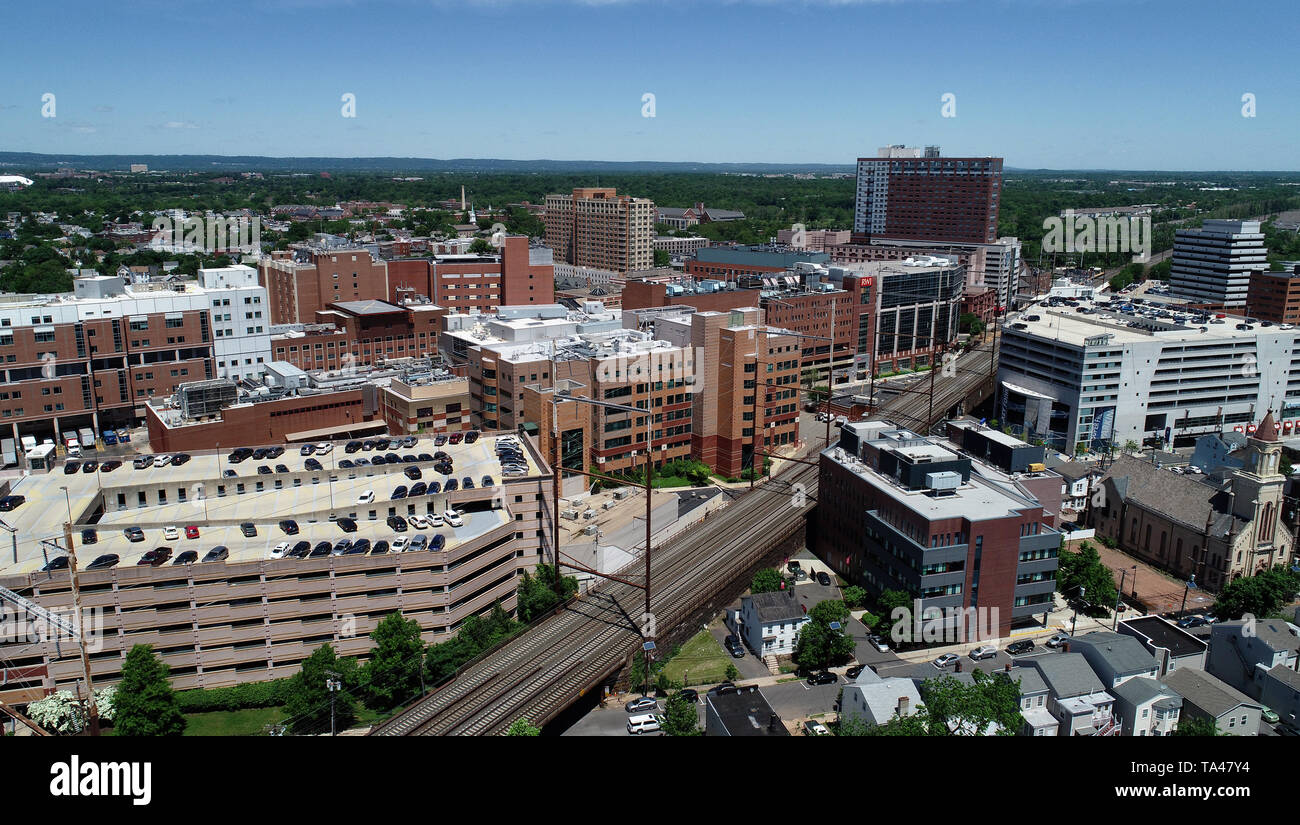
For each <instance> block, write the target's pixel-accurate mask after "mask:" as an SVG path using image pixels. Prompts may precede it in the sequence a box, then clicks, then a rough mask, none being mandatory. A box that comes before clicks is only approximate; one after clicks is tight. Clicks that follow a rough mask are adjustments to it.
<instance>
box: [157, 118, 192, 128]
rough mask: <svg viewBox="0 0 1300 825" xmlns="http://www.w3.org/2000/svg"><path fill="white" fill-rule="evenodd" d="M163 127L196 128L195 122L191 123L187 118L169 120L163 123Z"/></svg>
mask: <svg viewBox="0 0 1300 825" xmlns="http://www.w3.org/2000/svg"><path fill="white" fill-rule="evenodd" d="M163 128H164V129H197V128H199V125H198V124H197V123H191V122H190V121H188V120H169V121H167V122H166V123H164V124H163Z"/></svg>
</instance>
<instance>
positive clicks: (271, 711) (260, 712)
mask: <svg viewBox="0 0 1300 825" xmlns="http://www.w3.org/2000/svg"><path fill="white" fill-rule="evenodd" d="M282 716H283V713H282V709H281V708H250V709H247V710H217V711H212V712H210V713H191V714H189V715H187V716H186V717H185V719H186V720H187V721H188V723H189V724H187V725H186V726H185V735H186V736H262V735H263V734H264V733H265V732H266V731H265V726H266V725H269V724H271V723H273V722H279V721H280V720H281V717H282Z"/></svg>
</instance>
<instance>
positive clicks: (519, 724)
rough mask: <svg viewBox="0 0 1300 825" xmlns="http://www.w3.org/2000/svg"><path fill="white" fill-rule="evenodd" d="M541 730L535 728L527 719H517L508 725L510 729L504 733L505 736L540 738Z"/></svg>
mask: <svg viewBox="0 0 1300 825" xmlns="http://www.w3.org/2000/svg"><path fill="white" fill-rule="evenodd" d="M541 735H542V729H541V728H539V727H535V726H534V725H533V724H532V723H530V722H529V721H528V720H527V719H523V718H519V719H516V720H515V721H514V722H512V723H510V729H509V730H507V731H506V736H541Z"/></svg>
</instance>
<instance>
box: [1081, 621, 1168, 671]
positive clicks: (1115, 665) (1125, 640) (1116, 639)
mask: <svg viewBox="0 0 1300 825" xmlns="http://www.w3.org/2000/svg"><path fill="white" fill-rule="evenodd" d="M1075 647H1089V648H1092V650H1094V651H1096V655H1097V656H1099V657H1101V659H1102V660H1103V661H1104V662H1106V664H1108V665H1110V667H1111V669H1112V670H1114V671H1115V673H1116V675H1119V676H1125V675H1128V674H1132V673H1146V672H1147V671H1149V670H1155V669H1156V668H1157V664H1156V657H1154V656H1152V655H1151V653H1150V652H1149V651H1148V650H1147V649H1146V648H1145V647H1143V646H1142V643H1141V642H1139V641H1138V640H1137V639H1135V638H1133V637H1132V636H1125V635H1123V634H1121V633H1115V632H1112V631H1109V630H1097V631H1094V632H1092V633H1086V634H1084V635H1082V636H1076V637H1074V638H1073V639H1072V640H1071V641H1070V648H1071V649H1074V648H1075ZM1080 652H1082V651H1080Z"/></svg>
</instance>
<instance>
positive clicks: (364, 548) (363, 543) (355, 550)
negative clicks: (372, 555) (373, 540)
mask: <svg viewBox="0 0 1300 825" xmlns="http://www.w3.org/2000/svg"><path fill="white" fill-rule="evenodd" d="M369 552H370V539H357V540H356V541H354V542H352V546H351V547H349V548H348V549H347V550H344V551H343V555H345V556H360V555H365V554H366V553H369Z"/></svg>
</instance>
